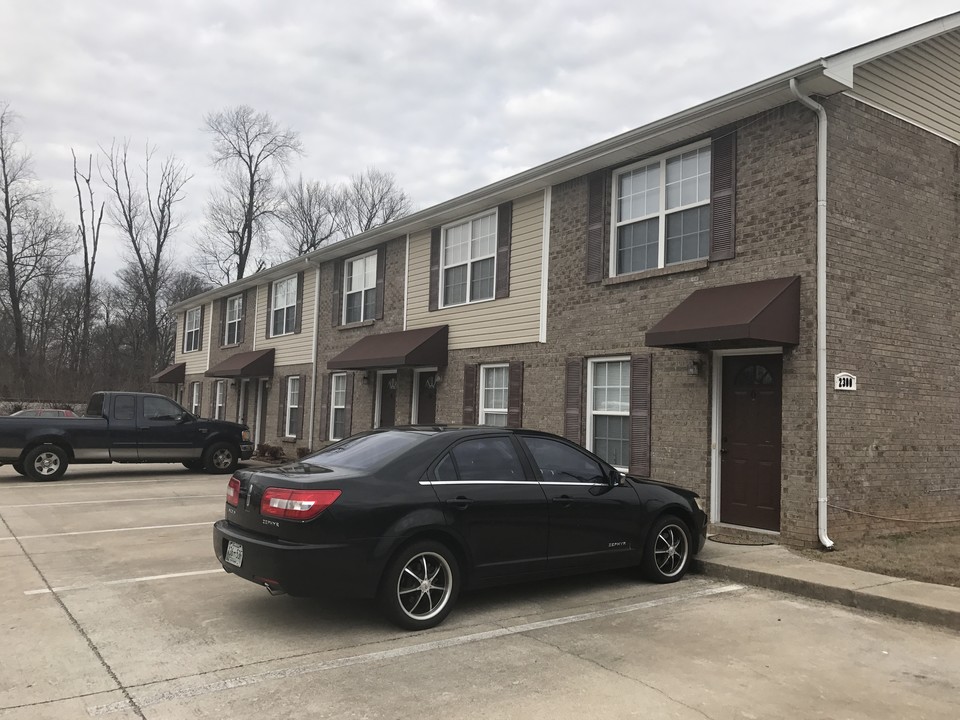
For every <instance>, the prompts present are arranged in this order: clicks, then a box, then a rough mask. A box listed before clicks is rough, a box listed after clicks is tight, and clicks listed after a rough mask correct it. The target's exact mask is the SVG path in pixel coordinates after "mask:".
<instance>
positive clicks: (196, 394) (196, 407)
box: [190, 382, 200, 417]
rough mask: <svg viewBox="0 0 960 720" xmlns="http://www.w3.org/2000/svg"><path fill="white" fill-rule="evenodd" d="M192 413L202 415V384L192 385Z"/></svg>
mask: <svg viewBox="0 0 960 720" xmlns="http://www.w3.org/2000/svg"><path fill="white" fill-rule="evenodd" d="M190 412H191V413H192V414H193V415H196V416H198V417H199V415H200V383H198V382H195V383H190Z"/></svg>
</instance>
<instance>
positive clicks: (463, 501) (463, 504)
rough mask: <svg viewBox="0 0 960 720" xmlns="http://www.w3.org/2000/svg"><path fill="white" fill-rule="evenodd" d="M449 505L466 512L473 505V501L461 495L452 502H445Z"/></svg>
mask: <svg viewBox="0 0 960 720" xmlns="http://www.w3.org/2000/svg"><path fill="white" fill-rule="evenodd" d="M444 502H445V503H446V504H447V505H453V506H454V507H455V508H457V509H458V510H466V509H467V508H468V507H469V506H470V505H472V504H473V500H471V499H470V498H468V497H464V496H463V495H461V496H460V497H456V498H453V499H451V500H444Z"/></svg>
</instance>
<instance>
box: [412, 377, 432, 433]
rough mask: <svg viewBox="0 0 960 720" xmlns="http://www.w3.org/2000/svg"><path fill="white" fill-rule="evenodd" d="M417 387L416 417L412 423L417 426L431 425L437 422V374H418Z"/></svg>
mask: <svg viewBox="0 0 960 720" xmlns="http://www.w3.org/2000/svg"><path fill="white" fill-rule="evenodd" d="M416 375H417V387H416V390H415V391H414V392H416V393H417V417H416V418H414V420H413V421H414V423H416V424H418V425H433V424H434V423H435V422H437V373H436V372H435V371H434V372H418V373H417V374H416Z"/></svg>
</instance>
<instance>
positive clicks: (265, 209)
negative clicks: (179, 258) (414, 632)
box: [205, 105, 303, 282]
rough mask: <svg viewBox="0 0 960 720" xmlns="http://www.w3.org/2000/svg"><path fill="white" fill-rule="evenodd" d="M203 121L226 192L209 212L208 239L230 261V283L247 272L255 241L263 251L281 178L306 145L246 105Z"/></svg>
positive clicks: (278, 193) (297, 135) (265, 115)
mask: <svg viewBox="0 0 960 720" xmlns="http://www.w3.org/2000/svg"><path fill="white" fill-rule="evenodd" d="M205 122H206V126H207V130H208V131H209V132H210V134H211V135H212V136H213V164H214V166H215V167H217V168H220V169H221V170H222V171H223V172H224V183H223V188H222V190H221V191H220V192H219V193H215V194H214V196H213V198H212V199H211V208H210V210H208V213H207V222H208V227H207V232H206V238H205V239H206V241H207V244H210V243H211V242H215V243H219V244H220V245H222V246H223V247H224V250H223V251H221V252H218V253H216V254H217V256H218V257H221V258H223V257H226V258H229V259H230V260H231V264H232V265H233V268H234V269H233V270H231V271H230V272H228V273H227V274H226V278H224V279H225V280H226V281H227V282H229V281H231V280H239V279H240V278H242V277H244V275H245V274H246V273H247V269H248V265H249V263H250V260H251V257H250V256H251V252H252V251H253V250H254V246H255V243H256V244H258V245H260V246H261V247H262V245H263V243H264V238H265V232H264V230H265V228H266V220H268V219H269V218H270V217H272V216H273V215H274V213H276V211H277V209H278V207H279V204H280V198H281V181H280V178H279V176H280V175H281V174H282V173H283V171H284V170H285V169H286V167H287V164H288V162H289V161H290V159H291V158H292V157H293V156H294V155H301V154H302V153H303V146H302V144H301V142H300V136H299V134H298V133H297V132H296V131H295V130H292V129H290V128H281V127H280V125H279V124H278V123H277V122H276V121H275V120H274V119H273V118H271V117H270V115H269V114H267V113H264V112H256V111H255V110H254V109H253V108H251V107H249V106H247V105H238V106H237V107H233V108H227V109H226V110H222V111H220V112H216V113H211V114H209V115H207V117H206V118H205ZM207 249H208V250H209V249H210V248H207Z"/></svg>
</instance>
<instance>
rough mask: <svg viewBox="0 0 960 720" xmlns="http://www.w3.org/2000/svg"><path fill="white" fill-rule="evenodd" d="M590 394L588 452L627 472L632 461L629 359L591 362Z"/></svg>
mask: <svg viewBox="0 0 960 720" xmlns="http://www.w3.org/2000/svg"><path fill="white" fill-rule="evenodd" d="M587 392H588V397H587V408H588V413H587V449H588V450H592V451H593V452H594V453H596V454H597V455H599V456H600V457H601V458H603V459H604V460H606V461H607V462H608V463H610V464H611V465H614V466H615V467H617V468H618V469H625V468H626V467H627V465H628V464H629V462H630V452H629V451H630V358H628V357H619V358H599V359H596V360H591V361H590V365H589V369H588V374H587Z"/></svg>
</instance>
